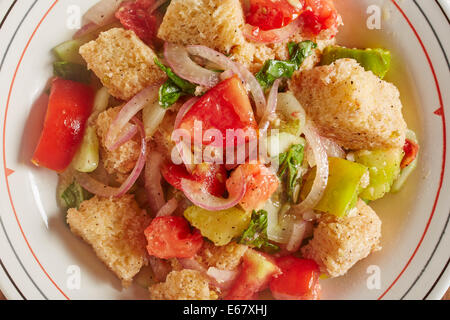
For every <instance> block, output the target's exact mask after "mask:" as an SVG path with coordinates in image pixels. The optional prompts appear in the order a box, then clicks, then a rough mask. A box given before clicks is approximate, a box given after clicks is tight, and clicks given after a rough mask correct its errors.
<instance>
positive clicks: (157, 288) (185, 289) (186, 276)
mask: <svg viewBox="0 0 450 320" xmlns="http://www.w3.org/2000/svg"><path fill="white" fill-rule="evenodd" d="M149 291H150V299H152V300H216V299H217V298H218V295H217V293H216V292H215V291H214V290H211V288H210V286H209V282H208V279H207V278H206V276H204V275H203V274H202V273H200V272H199V271H196V270H188V269H185V270H181V271H172V272H171V273H169V275H168V276H167V278H166V281H165V282H162V283H157V284H154V285H153V286H151V287H150V288H149Z"/></svg>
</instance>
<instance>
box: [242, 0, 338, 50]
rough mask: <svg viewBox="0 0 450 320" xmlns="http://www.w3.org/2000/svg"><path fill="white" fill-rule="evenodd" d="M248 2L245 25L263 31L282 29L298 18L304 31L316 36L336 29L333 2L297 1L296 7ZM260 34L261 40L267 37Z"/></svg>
mask: <svg viewBox="0 0 450 320" xmlns="http://www.w3.org/2000/svg"><path fill="white" fill-rule="evenodd" d="M249 1H250V4H249V6H248V11H247V13H246V20H247V23H248V24H250V25H252V26H254V27H257V28H259V29H260V30H263V31H269V30H276V29H281V28H284V27H286V26H288V25H289V24H291V23H292V22H293V21H294V20H296V19H297V18H299V19H300V21H301V22H302V27H303V28H304V29H305V30H306V31H309V32H311V33H312V34H314V35H318V34H319V33H320V32H321V31H323V30H328V29H332V28H336V27H337V26H338V23H339V15H338V13H337V11H336V8H335V6H334V3H333V0H298V6H293V5H291V4H290V3H289V1H287V0H249ZM261 33H262V35H261V37H262V38H264V37H267V35H266V36H264V33H263V32H261ZM332 36H333V35H332ZM261 40H264V39H261ZM274 41H275V40H274ZM264 42H266V41H264Z"/></svg>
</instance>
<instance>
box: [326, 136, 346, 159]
mask: <svg viewBox="0 0 450 320" xmlns="http://www.w3.org/2000/svg"><path fill="white" fill-rule="evenodd" d="M321 139H322V144H323V146H324V147H325V150H326V151H327V154H328V156H329V157H332V158H341V159H344V158H345V157H346V156H347V155H346V154H345V151H344V150H343V149H342V148H341V147H340V146H339V145H338V144H337V143H336V142H335V141H334V140H332V139H328V138H325V137H321Z"/></svg>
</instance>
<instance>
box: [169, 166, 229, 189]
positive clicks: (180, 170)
mask: <svg viewBox="0 0 450 320" xmlns="http://www.w3.org/2000/svg"><path fill="white" fill-rule="evenodd" d="M161 173H162V175H163V177H164V179H165V180H166V181H167V182H168V183H169V184H170V185H172V186H173V187H174V188H176V189H178V190H181V191H183V190H182V188H181V179H188V180H192V181H196V182H200V183H202V184H203V185H205V186H206V189H207V190H208V192H209V193H211V194H212V195H214V196H216V197H222V196H223V194H224V192H225V182H226V180H227V171H226V169H225V166H224V165H218V164H211V163H202V164H198V165H197V166H196V167H195V169H194V171H193V172H192V175H190V174H189V173H188V172H187V170H186V166H184V165H175V164H173V163H166V164H164V165H163V167H162V168H161Z"/></svg>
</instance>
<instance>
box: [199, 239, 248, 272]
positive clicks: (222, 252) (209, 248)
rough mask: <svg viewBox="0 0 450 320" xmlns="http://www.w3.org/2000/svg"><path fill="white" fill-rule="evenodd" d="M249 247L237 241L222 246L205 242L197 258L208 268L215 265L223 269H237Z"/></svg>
mask: <svg viewBox="0 0 450 320" xmlns="http://www.w3.org/2000/svg"><path fill="white" fill-rule="evenodd" d="M247 249H248V247H247V246H245V245H242V244H237V243H236V242H230V243H229V244H227V245H225V246H221V247H217V246H215V245H214V244H213V243H210V242H205V243H204V244H203V247H202V248H201V249H200V251H199V252H197V255H196V257H195V258H196V260H197V261H198V262H200V263H202V264H203V265H205V267H206V268H210V267H214V268H217V269H221V270H235V269H236V268H237V267H238V266H239V265H240V264H241V262H242V257H243V256H244V254H245V252H246V251H247Z"/></svg>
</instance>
